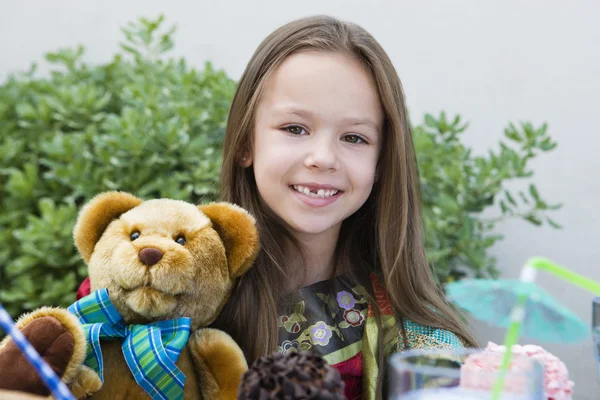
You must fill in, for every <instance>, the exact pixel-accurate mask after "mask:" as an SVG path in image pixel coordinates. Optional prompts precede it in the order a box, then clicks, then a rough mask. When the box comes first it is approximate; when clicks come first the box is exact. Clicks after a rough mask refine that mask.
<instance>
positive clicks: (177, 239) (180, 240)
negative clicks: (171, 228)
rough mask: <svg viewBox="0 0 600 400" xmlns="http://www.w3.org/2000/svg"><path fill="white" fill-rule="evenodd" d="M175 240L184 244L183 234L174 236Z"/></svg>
mask: <svg viewBox="0 0 600 400" xmlns="http://www.w3.org/2000/svg"><path fill="white" fill-rule="evenodd" d="M175 242H177V243H179V244H180V245H182V246H183V245H184V244H185V236H183V235H179V236H177V237H176V238H175Z"/></svg>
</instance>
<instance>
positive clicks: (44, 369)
mask: <svg viewBox="0 0 600 400" xmlns="http://www.w3.org/2000/svg"><path fill="white" fill-rule="evenodd" d="M0 328H2V330H4V332H6V333H7V334H8V335H10V337H11V338H12V340H13V341H14V342H15V343H16V344H17V346H18V347H19V349H21V351H22V352H23V353H24V354H25V358H27V361H29V363H30V364H31V365H33V367H34V368H35V370H36V371H37V373H38V374H39V375H40V376H41V377H42V380H43V381H44V383H45V384H46V386H47V387H48V389H50V391H51V392H52V396H54V398H55V399H56V400H75V397H73V395H72V394H71V392H70V391H69V389H67V386H66V385H65V384H64V383H63V382H62V381H61V380H60V378H59V377H58V376H57V375H56V374H55V373H54V371H52V368H50V366H48V364H46V362H45V361H44V360H43V359H42V357H40V355H39V353H38V352H37V351H36V350H35V349H34V348H33V346H32V345H31V344H30V343H29V341H28V340H27V339H25V336H23V334H22V333H21V331H20V330H18V329H17V327H16V326H15V324H14V323H13V321H12V318H11V317H10V315H8V313H7V312H6V310H5V309H4V307H2V304H0Z"/></svg>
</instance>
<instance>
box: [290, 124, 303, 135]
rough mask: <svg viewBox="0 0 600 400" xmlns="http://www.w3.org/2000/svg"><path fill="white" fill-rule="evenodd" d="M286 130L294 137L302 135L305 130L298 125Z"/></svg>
mask: <svg viewBox="0 0 600 400" xmlns="http://www.w3.org/2000/svg"><path fill="white" fill-rule="evenodd" d="M285 129H286V130H287V131H288V132H289V133H291V134H292V135H301V134H302V132H304V128H303V127H301V126H298V125H290V126H288V127H287V128H285Z"/></svg>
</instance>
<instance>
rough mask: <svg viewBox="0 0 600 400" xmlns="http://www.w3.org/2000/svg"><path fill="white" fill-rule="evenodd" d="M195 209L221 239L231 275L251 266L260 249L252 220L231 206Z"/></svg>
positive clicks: (216, 204) (254, 223)
mask: <svg viewBox="0 0 600 400" xmlns="http://www.w3.org/2000/svg"><path fill="white" fill-rule="evenodd" d="M198 208H199V209H200V211H202V212H203V213H204V215H206V216H207V217H208V218H209V219H210V220H211V221H212V223H213V228H214V229H215V230H216V231H217V233H218V234H219V236H221V240H223V244H224V245H225V252H226V253H227V261H228V262H229V274H230V276H231V277H232V278H237V277H239V276H241V275H243V274H244V273H245V272H246V271H247V270H248V269H249V268H250V267H251V266H252V263H253V262H254V259H255V258H256V255H257V254H258V250H259V248H260V244H259V241H258V230H257V229H256V221H255V220H254V217H253V216H251V215H250V214H248V212H247V211H246V210H244V209H243V208H241V207H238V206H236V205H234V204H231V203H224V202H222V203H210V204H206V205H201V206H199V207H198Z"/></svg>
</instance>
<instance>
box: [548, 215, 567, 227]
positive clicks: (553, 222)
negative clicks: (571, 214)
mask: <svg viewBox="0 0 600 400" xmlns="http://www.w3.org/2000/svg"><path fill="white" fill-rule="evenodd" d="M546 222H548V224H549V225H550V226H551V227H553V228H556V229H562V228H563V226H562V225H560V224H559V223H557V222H555V221H554V220H553V219H551V218H550V217H548V218H546Z"/></svg>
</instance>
